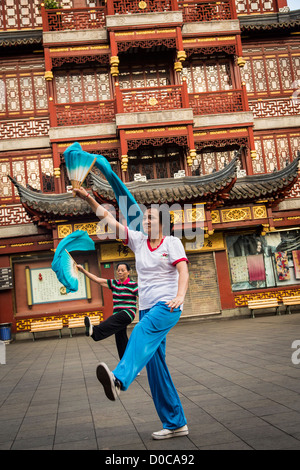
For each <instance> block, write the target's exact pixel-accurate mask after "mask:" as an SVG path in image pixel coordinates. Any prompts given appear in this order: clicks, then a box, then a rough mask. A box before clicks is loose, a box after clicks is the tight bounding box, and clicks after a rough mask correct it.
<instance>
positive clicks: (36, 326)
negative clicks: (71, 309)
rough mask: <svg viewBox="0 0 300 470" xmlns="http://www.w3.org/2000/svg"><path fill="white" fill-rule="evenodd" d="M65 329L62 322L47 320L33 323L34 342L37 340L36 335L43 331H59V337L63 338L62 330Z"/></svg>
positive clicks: (31, 329)
mask: <svg viewBox="0 0 300 470" xmlns="http://www.w3.org/2000/svg"><path fill="white" fill-rule="evenodd" d="M62 328H63V322H62V320H46V321H36V322H32V323H31V328H30V332H31V333H32V335H33V341H34V340H35V333H40V332H42V331H57V330H58V332H59V337H60V338H61V330H62Z"/></svg>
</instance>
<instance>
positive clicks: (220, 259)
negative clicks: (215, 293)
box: [215, 251, 235, 310]
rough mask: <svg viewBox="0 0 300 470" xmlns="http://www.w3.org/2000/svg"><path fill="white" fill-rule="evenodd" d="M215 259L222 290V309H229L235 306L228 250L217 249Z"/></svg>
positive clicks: (220, 289)
mask: <svg viewBox="0 0 300 470" xmlns="http://www.w3.org/2000/svg"><path fill="white" fill-rule="evenodd" d="M215 260H216V268H217V277H218V284H219V291H220V300H221V309H222V310H228V309H231V308H235V303H234V295H233V292H232V289H231V282H230V274H229V268H228V261H227V253H226V251H216V252H215Z"/></svg>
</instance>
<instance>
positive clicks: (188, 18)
mask: <svg viewBox="0 0 300 470" xmlns="http://www.w3.org/2000/svg"><path fill="white" fill-rule="evenodd" d="M178 9H179V10H181V11H182V15H183V21H184V23H198V22H203V21H205V22H206V21H224V20H232V19H236V18H237V15H236V7H235V3H234V0H220V1H218V0H209V1H208V0H178Z"/></svg>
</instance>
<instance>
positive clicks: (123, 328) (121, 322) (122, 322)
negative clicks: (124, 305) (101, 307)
mask: <svg viewBox="0 0 300 470" xmlns="http://www.w3.org/2000/svg"><path fill="white" fill-rule="evenodd" d="M131 321H132V320H131V318H130V316H129V315H128V313H126V312H124V311H122V312H117V313H115V314H114V315H111V316H110V317H109V318H108V319H107V320H105V321H104V322H102V323H100V325H97V326H94V327H93V334H92V338H93V340H94V341H101V340H102V339H105V338H108V337H109V336H111V335H115V339H116V345H117V350H118V354H119V358H120V359H122V357H123V354H124V352H125V349H126V346H127V343H128V336H127V325H129V324H130V323H131Z"/></svg>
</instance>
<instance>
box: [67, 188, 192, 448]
mask: <svg viewBox="0 0 300 470" xmlns="http://www.w3.org/2000/svg"><path fill="white" fill-rule="evenodd" d="M75 192H76V194H77V196H79V197H81V198H82V199H86V201H87V202H88V203H89V204H90V206H91V208H92V209H93V210H94V212H95V213H96V214H97V216H98V217H99V218H100V219H102V218H104V217H105V220H106V222H107V223H108V225H109V226H110V228H112V229H113V230H114V231H115V233H116V237H117V238H121V239H123V240H125V243H126V244H128V246H129V247H130V248H131V249H132V251H133V252H134V253H135V259H136V270H137V273H138V285H139V308H140V321H139V323H138V324H137V325H136V326H135V327H134V329H133V331H132V333H131V336H130V338H129V342H128V345H127V347H126V350H125V353H124V355H123V357H122V359H121V360H120V362H119V364H118V365H117V367H116V368H115V369H114V370H113V371H112V372H111V371H110V370H109V368H108V366H107V365H106V364H105V363H100V364H99V365H98V367H97V377H98V379H99V381H100V382H101V383H102V385H103V387H104V391H105V394H106V396H107V397H108V398H109V399H110V400H116V398H117V396H118V395H119V393H120V390H127V388H128V387H129V385H130V384H131V383H132V382H133V380H134V379H135V378H136V376H137V374H138V373H139V372H140V371H141V370H142V369H143V367H145V366H146V368H147V374H148V381H149V385H150V389H151V393H152V397H153V401H154V404H155V407H156V410H157V413H158V415H159V417H160V419H161V421H162V424H163V429H162V430H161V431H158V432H154V433H153V434H152V437H153V438H154V439H167V438H170V437H177V436H185V435H187V434H188V427H187V424H186V418H185V415H184V412H183V408H182V405H181V402H180V399H179V397H178V393H177V391H176V389H175V386H174V384H173V381H172V378H171V376H170V373H169V370H168V367H167V364H166V361H165V350H166V335H167V333H168V332H169V331H170V329H171V328H172V327H173V326H175V325H176V323H177V322H178V320H179V318H180V314H181V309H182V304H183V302H184V298H185V294H186V291H187V287H188V278H189V274H188V268H187V263H188V260H187V257H186V254H185V251H184V247H183V245H182V243H181V241H180V240H179V239H178V238H176V237H173V236H166V237H165V236H163V230H162V213H161V212H159V211H158V209H157V208H152V209H151V208H150V209H147V210H146V212H145V214H144V218H143V229H144V232H145V233H146V234H147V235H145V234H143V233H142V232H136V231H133V230H128V229H127V227H124V226H123V225H122V224H120V223H119V222H118V221H117V220H116V219H115V218H114V217H113V216H112V215H111V214H110V213H109V212H108V211H106V210H105V209H104V207H102V206H101V205H99V204H98V203H97V202H96V201H95V200H94V199H93V198H92V197H91V196H90V195H88V193H87V191H85V190H84V189H83V188H80V189H79V190H75Z"/></svg>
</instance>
